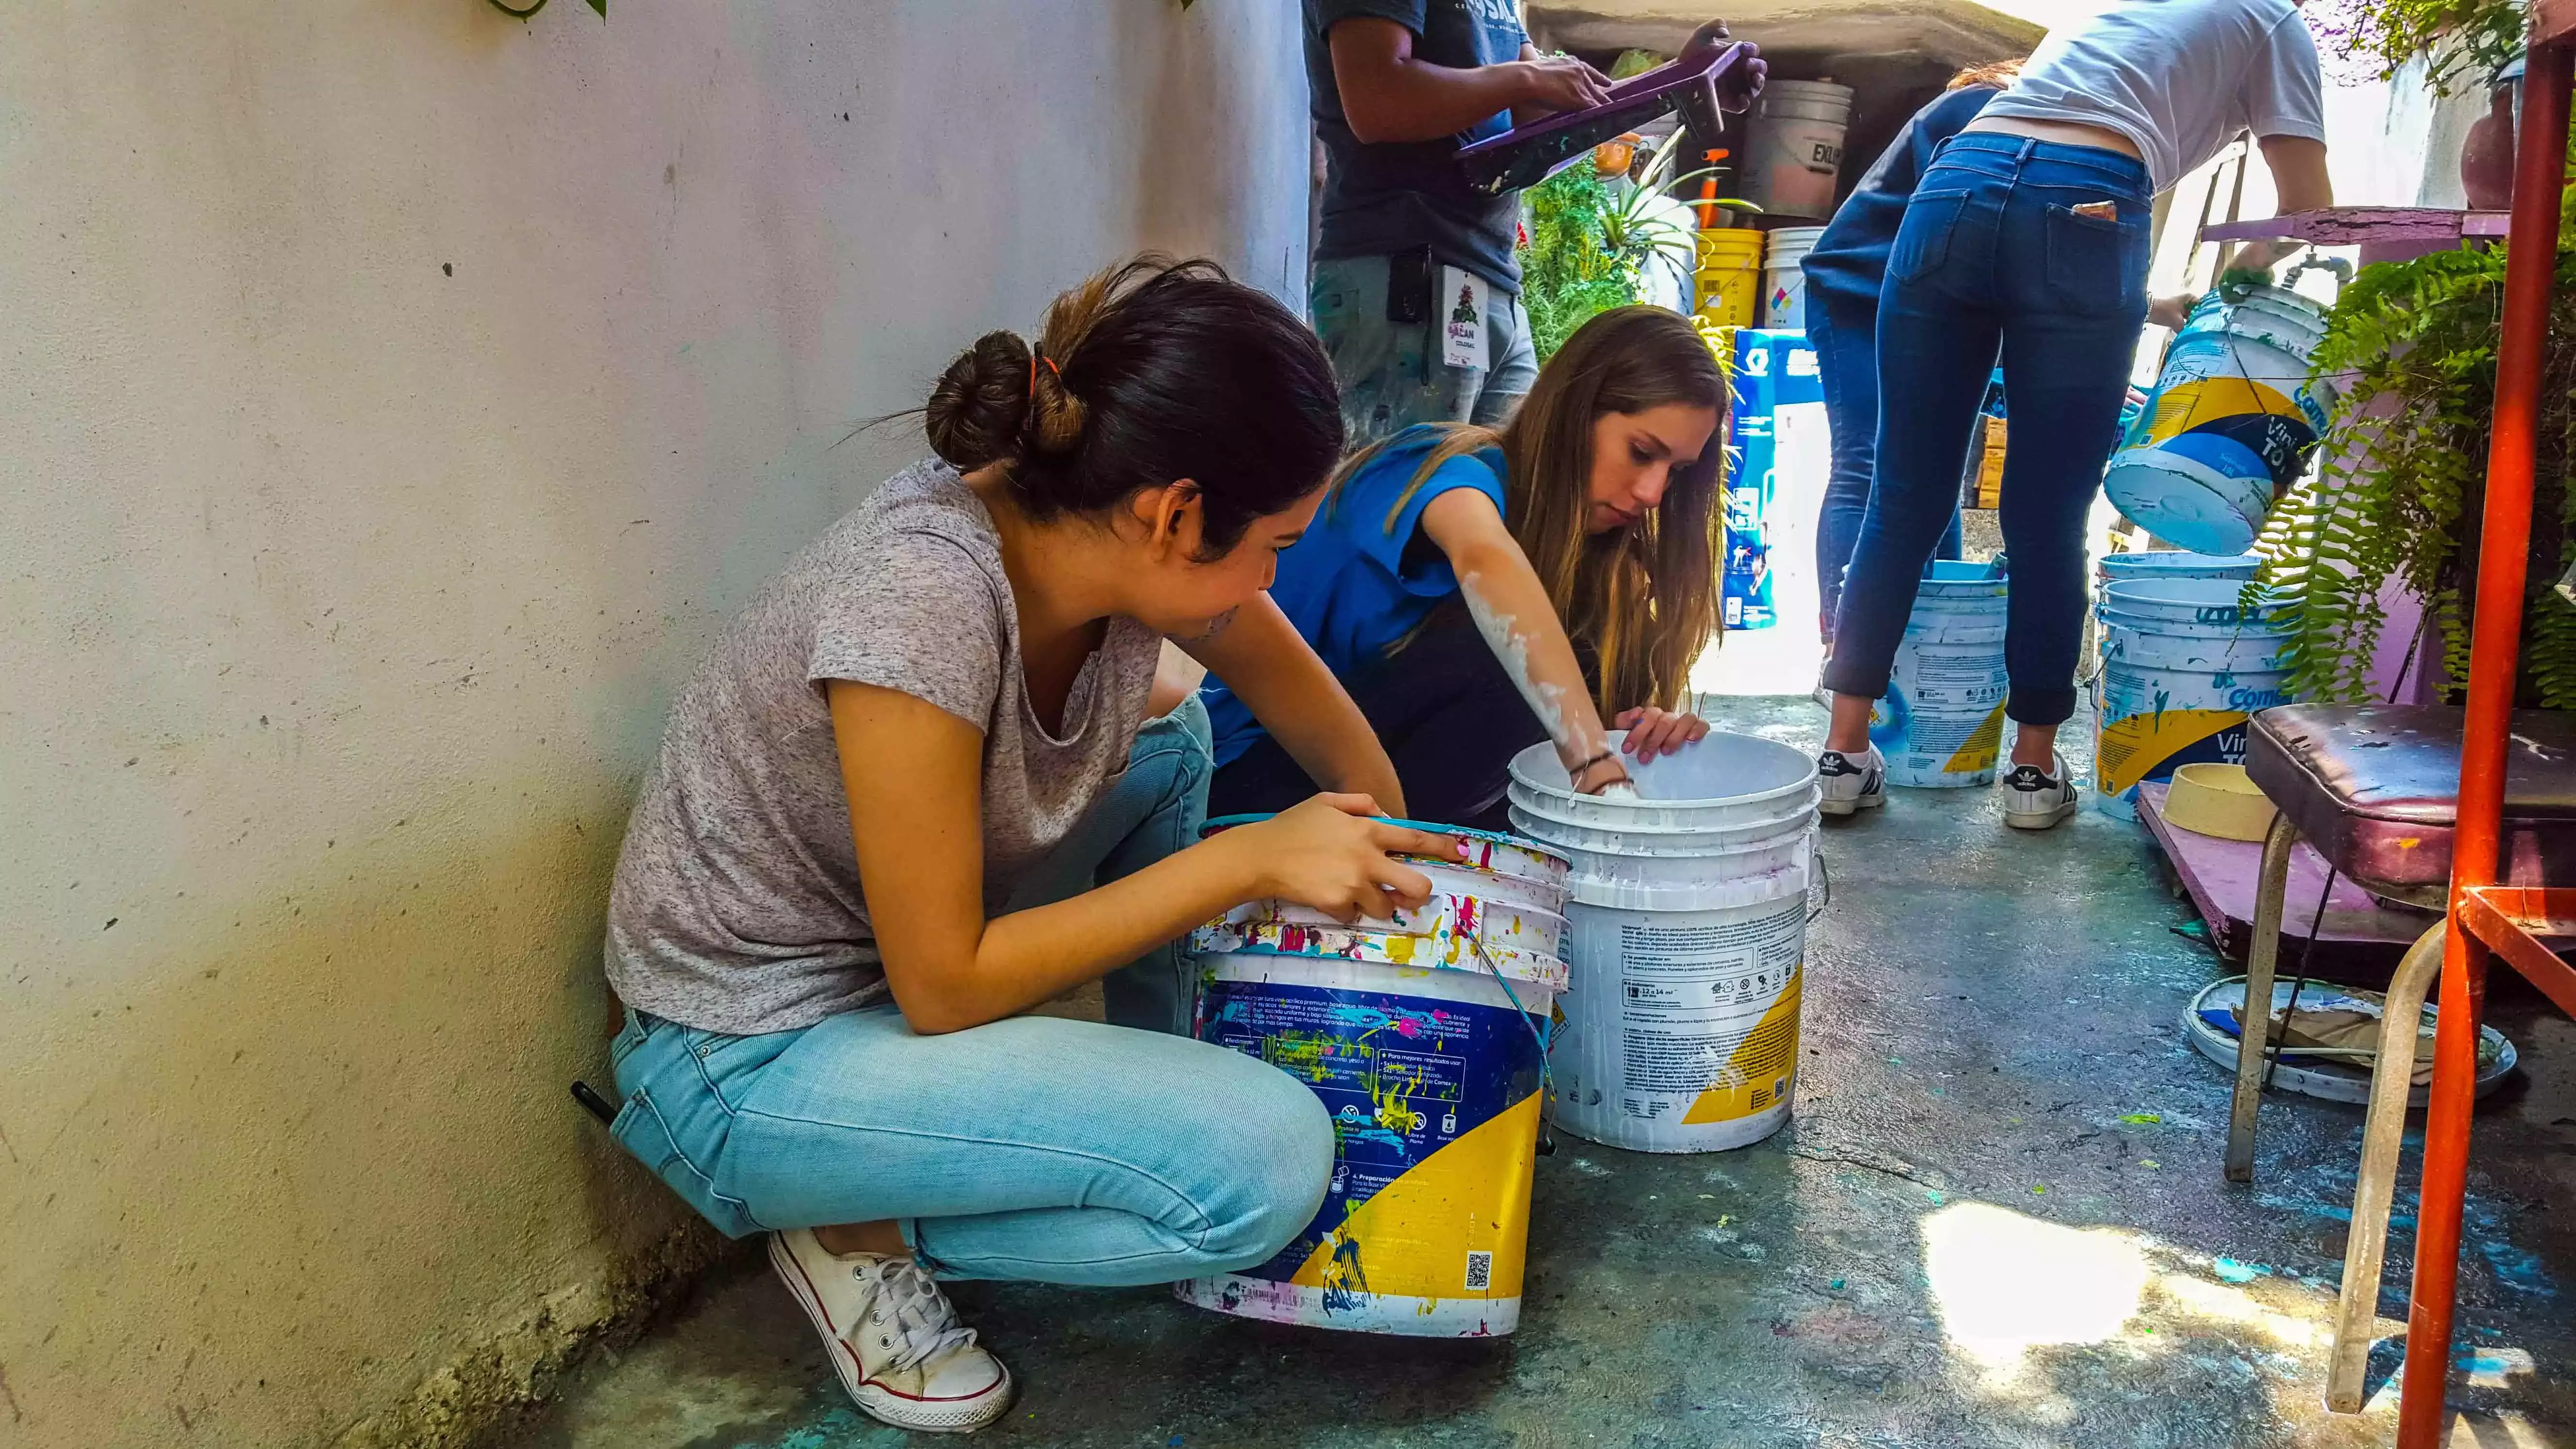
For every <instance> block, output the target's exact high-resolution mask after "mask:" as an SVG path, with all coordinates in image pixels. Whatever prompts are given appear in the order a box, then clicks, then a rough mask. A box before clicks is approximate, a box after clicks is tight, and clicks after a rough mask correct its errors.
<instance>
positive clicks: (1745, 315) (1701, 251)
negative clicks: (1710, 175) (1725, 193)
mask: <svg viewBox="0 0 2576 1449" xmlns="http://www.w3.org/2000/svg"><path fill="white" fill-rule="evenodd" d="M1762 246H1763V237H1762V233H1761V232H1759V231H1756V230H1754V229H1753V228H1752V227H1749V226H1718V227H1707V228H1704V229H1702V230H1701V232H1700V234H1699V245H1698V270H1697V271H1695V272H1694V273H1693V274H1692V280H1691V286H1692V291H1693V293H1694V294H1695V295H1696V296H1697V297H1698V298H1699V312H1698V316H1699V319H1700V320H1701V321H1703V322H1705V323H1707V324H1709V325H1710V326H1713V327H1750V326H1752V325H1753V319H1754V317H1755V316H1756V315H1757V313H1758V311H1759V309H1760V305H1761V301H1762Z"/></svg>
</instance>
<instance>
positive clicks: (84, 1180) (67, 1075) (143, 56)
mask: <svg viewBox="0 0 2576 1449" xmlns="http://www.w3.org/2000/svg"><path fill="white" fill-rule="evenodd" d="M1295 32H1296V6H1295V4H1294V3H1292V0H1216V3H1202V4H1199V5H1198V6H1196V7H1195V8H1194V9H1191V10H1189V11H1186V12H1184V11H1183V10H1181V9H1180V8H1179V6H1178V5H1177V4H1176V3H1175V0H1051V3H1047V4H1043V5H1041V4H1030V3H1024V0H909V3H900V0H868V3H865V4H854V3H846V0H732V3H717V0H691V3H686V4H659V5H656V4H643V3H632V0H617V3H616V4H615V6H614V15H613V18H612V19H611V20H610V21H609V22H608V23H606V24H602V23H601V22H600V21H599V20H598V18H597V17H595V16H594V15H592V14H591V12H590V11H589V10H588V9H587V8H586V7H584V6H583V5H581V4H580V3H579V0H557V3H556V4H555V5H554V6H553V7H552V8H551V9H550V10H549V11H547V12H546V13H545V14H543V15H541V16H539V17H538V18H537V19H536V20H535V21H534V22H533V23H531V24H525V25H523V24H521V23H519V22H516V21H512V20H509V19H507V18H505V17H503V16H501V15H499V14H497V13H495V12H494V11H492V10H491V9H489V8H488V7H487V6H485V5H483V4H481V3H479V0H374V3H366V4H357V3H342V4H327V5H286V4H250V3H234V4H212V5H208V4H197V5H174V4H168V3H154V0H86V3H78V4H75V3H70V0H21V3H18V4H14V5H12V6H10V7H8V13H7V15H6V16H5V17H0V196H5V197H6V198H7V199H6V202H5V203H0V1243H5V1244H6V1247H5V1249H0V1445H29V1446H34V1445H48V1446H51V1445H74V1444H78V1445H158V1444H178V1443H182V1442H185V1443H188V1444H192V1445H252V1444H257V1445H303V1444H319V1443H323V1442H328V1441H334V1436H335V1435H341V1434H343V1433H344V1432H347V1431H350V1430H351V1429H352V1426H360V1427H359V1428H358V1430H357V1432H356V1433H355V1434H354V1436H353V1437H352V1438H351V1440H349V1441H348V1442H368V1440H369V1436H370V1435H374V1436H376V1437H377V1438H379V1439H381V1438H383V1437H384V1436H386V1435H388V1434H393V1435H397V1436H400V1435H408V1434H412V1433H421V1434H428V1433H431V1432H433V1430H434V1428H435V1426H434V1425H433V1426H431V1427H428V1428H424V1427H421V1426H422V1425H423V1424H424V1423H426V1422H427V1421H424V1420H419V1419H416V1418H414V1419H399V1420H387V1419H385V1418H383V1417H382V1416H383V1414H384V1413H385V1412H386V1411H387V1409H388V1408H389V1406H396V1405H400V1404H402V1403H404V1402H405V1401H406V1400H409V1399H412V1398H413V1397H414V1396H415V1395H416V1394H417V1393H419V1392H420V1386H421V1385H422V1383H423V1381H424V1379H425V1378H430V1377H431V1376H434V1375H436V1374H437V1373H439V1372H440V1371H441V1370H442V1369H447V1368H450V1367H452V1366H455V1365H457V1364H459V1363H463V1364H465V1365H466V1369H467V1372H466V1373H465V1375H464V1377H463V1378H462V1379H459V1380H456V1381H454V1382H451V1383H449V1384H448V1385H447V1386H446V1387H445V1388H443V1389H442V1388H440V1387H438V1386H437V1385H436V1384H433V1385H432V1388H431V1390H430V1399H431V1400H438V1399H440V1398H441V1396H442V1395H443V1396H444V1398H445V1399H446V1400H451V1401H464V1403H465V1407H467V1408H469V1409H470V1408H471V1401H472V1400H474V1399H475V1398H476V1397H477V1396H478V1395H480V1396H486V1397H488V1396H489V1395H490V1394H491V1393H495V1392H506V1391H507V1389H508V1387H509V1381H510V1378H511V1375H513V1374H517V1373H520V1372H522V1371H523V1370H524V1368H525V1366H526V1364H527V1363H528V1362H531V1361H533V1360H534V1359H536V1358H540V1357H542V1356H543V1355H544V1353H546V1352H548V1351H550V1348H549V1345H558V1344H560V1343H561V1342H562V1341H564V1340H565V1339H566V1338H567V1337H568V1336H569V1335H572V1334H575V1333H577V1332H578V1331H580V1329H581V1328H583V1327H585V1326H586V1325H588V1324H589V1323H591V1322H594V1321H596V1320H597V1319H598V1318H599V1317H600V1316H601V1315H602V1314H604V1313H606V1312H608V1311H609V1310H610V1308H611V1307H612V1306H613V1302H614V1299H613V1292H612V1290H614V1289H615V1288H617V1287H618V1286H619V1285H621V1284H623V1283H625V1282H627V1281H629V1280H631V1279H633V1278H634V1277H636V1276H638V1275H639V1274H646V1273H649V1272H650V1271H651V1261H652V1260H651V1259H650V1257H649V1256H647V1255H648V1253H649V1250H650V1245H652V1244H654V1243H656V1242H658V1241H659V1240H661V1239H662V1238H663V1237H664V1235H665V1234H666V1233H667V1232H668V1231H669V1230H670V1229H671V1228H672V1227H673V1225H674V1224H676V1223H677V1222H678V1221H679V1214H678V1212H677V1211H676V1209H675V1205H674V1203H673V1202H672V1201H671V1200H670V1199H669V1198H668V1197H667V1195H666V1194H664V1193H663V1192H662V1191H661V1190H660V1189H659V1187H658V1186H656V1185H654V1184H652V1183H650V1182H649V1181H648V1180H646V1179H645V1178H643V1177H642V1176H641V1174H640V1173H639V1172H637V1171H636V1170H634V1169H633V1167H632V1166H631V1164H628V1163H626V1162H625V1161H624V1160H623V1159H622V1158H619V1157H618V1156H616V1155H615V1154H614V1152H613V1150H612V1149H609V1148H608V1147H607V1146H606V1145H605V1139H604V1135H603V1134H602V1133H601V1132H600V1130H599V1129H598V1127H597V1126H596V1125H595V1124H593V1123H592V1122H590V1121H589V1120H587V1119H586V1118H584V1117H582V1116H581V1115H579V1114H578V1113H577V1112H576V1110H575V1109H574V1108H573V1107H572V1105H571V1104H570V1102H569V1101H568V1100H567V1099H566V1098H565V1096H564V1084H565V1082H566V1081H567V1079H569V1078H570V1077H572V1076H574V1075H575V1074H576V1073H587V1074H589V1075H591V1076H592V1078H593V1079H594V1080H599V1079H600V1055H601V1052H600V1047H601V1044H602V1043H603V1041H604V1037H605V1033H606V1032H607V1030H608V1029H609V1024H610V1022H609V1010H610V1008H609V1005H608V1002H607V999H606V996H605V993H604V991H603V989H602V987H601V984H600V981H599V976H598V969H597V964H596V963H597V950H598V929H599V914H600V905H601V898H602V894H603V891H604V887H605V882H606V877H607V873H608V868H609V865H610V863H611V860H612V858H613V855H614V852H615V849H616V845H617V840H618V835H619V832H620V830H621V828H622V823H623V819H624V814H625V810H626V807H627V804H628V802H629V799H630V798H631V792H632V789H633V786H634V784H635V781H636V778H637V776H638V774H639V772H640V771H641V769H642V768H643V766H644V765H645V763H646V762H647V760H648V758H649V755H650V752H651V750H652V748H653V745H654V742H655V739H656V735H657V733H658V730H659V727H660V722H661V717H662V713H663V708H664V705H665V702H666V701H667V700H668V698H669V696H670V693H671V691H672V690H673V688H674V687H675V685H676V683H677V682H678V680H679V679H680V677H681V675H682V673H683V672H684V671H685V669H686V668H687V667H688V665H689V664H690V663H691V661H692V659H693V657H694V656H695V655H696V653H697V651H698V649H699V647H700V645H701V644H702V642H703V641H704V639H705V638H706V637H707V635H708V633H709V630H710V628H711V627H712V625H713V624H714V623H715V622H716V621H717V620H718V619H719V618H720V617H721V615H722V614H723V612H724V611H725V610H726V609H727V607H728V606H729V605H731V604H732V603H733V602H734V601H736V600H738V599H739V598H740V597H742V595H743V594H744V593H745V592H746V591H747V590H748V589H749V588H751V587H752V586H754V585H755V584H757V582H758V581H759V580H760V579H761V578H762V576H763V575H764V574H765V573H766V572H767V571H768V570H770V569H771V568H772V567H773V566H774V565H775V564H776V563H777V562H778V561H779V560H780V559H781V558H782V557H784V555H785V554H786V553H787V552H788V551H789V550H790V549H792V548H793V547H794V546H795V545H796V544H797V543H799V542H800V541H801V540H803V539H804V538H805V537H807V536H808V535H810V534H812V533H813V532H814V531H815V530H817V529H818V528H820V527H821V526H822V525H823V524H824V523H825V522H826V521H828V520H829V519H830V518H832V517H833V516H835V515H836V514H837V513H839V512H840V511H841V510H843V509H845V508H846V507H848V506H849V505H850V504H851V503H852V502H853V501H855V500H856V499H857V498H858V497H859V496H860V494H861V493H862V492H864V490H865V489H866V488H867V487H868V486H869V485H870V484H871V483H872V482H873V481H874V480H875V479H877V478H878V477H881V476H882V475H883V474H884V473H885V472H886V471H887V469H888V467H889V466H890V464H891V463H892V462H894V461H895V460H896V459H898V458H899V457H901V456H903V455H905V454H906V453H908V452H910V451H913V450H914V448H915V447H916V446H917V444H916V443H912V442H908V441H907V440H905V439H904V438H902V437H900V436H896V437H889V438H882V439H880V438H865V439H860V440H858V441H854V442H851V443H849V444H848V445H847V446H841V447H837V448H836V447H835V446H834V445H835V444H837V443H839V442H840V441H841V440H842V438H843V437H844V435H845V434H846V433H847V432H848V425H849V423H850V421H851V420H853V419H857V418H861V417H865V416H868V415H871V414H875V413H879V412H884V411H887V410H890V409H894V408H900V407H907V406H911V405H914V404H916V403H917V402H918V401H919V400H920V397H921V395H922V392H923V390H924V387H925V385H926V383H927V381H928V380H929V378H930V377H931V376H933V375H934V374H935V373H936V371H937V370H938V369H939V367H941V366H942V365H944V363H945V362H946V360H947V359H948V357H949V356H950V355H951V353H952V352H953V351H954V350H955V349H957V348H958V347H959V346H961V345H962V344H964V343H965V342H966V341H967V340H968V339H970V338H971V337H972V336H974V335H975V334H976V333H977V332H978V331H981V330H983V329H985V328H989V327H994V326H1003V325H1009V326H1017V327H1020V328H1022V329H1023V330H1026V329H1028V328H1030V327H1032V326H1033V325H1034V324H1035V322H1036V320H1037V318H1038V315H1039V313H1040V311H1041V309H1042V308H1043V306H1044V303H1045V301H1046V300H1047V298H1048V297H1049V296H1050V295H1052V293H1053V292H1054V291H1055V290H1057V289H1058V288H1060V287H1062V286H1064V285H1066V284H1068V283H1070V282H1072V281H1073V280H1075V279H1077V278H1078V277H1079V276H1080V275H1081V274H1082V273H1084V272H1085V271H1087V270H1089V269H1091V268H1092V267H1094V266H1096V265H1098V264H1100V263H1102V262H1104V261H1107V260H1110V259H1112V258H1114V257H1116V256H1118V255H1120V254H1121V253H1124V252H1127V251H1129V250H1131V249H1134V248H1137V247H1139V246H1144V245H1154V246H1160V247H1163V248H1168V249H1173V250H1178V251H1182V252H1206V253H1210V254H1213V255H1215V256H1217V257H1219V258H1220V259H1222V260H1224V261H1225V262H1227V263H1228V264H1229V265H1231V266H1233V267H1234V268H1236V269H1237V272H1238V274H1239V275H1242V276H1244V277H1246V278H1248V279H1250V280H1253V281H1256V282H1258V283H1260V284H1262V285H1264V286H1268V287H1271V288H1273V289H1277V290H1281V291H1283V292H1290V293H1293V292H1295V291H1298V290H1301V287H1300V286H1298V285H1296V284H1295V282H1294V281H1293V280H1292V279H1300V278H1302V275H1303V270H1304V265H1305V256H1304V253H1305V246H1306V186H1307V175H1306V173H1307V164H1308V149H1307V145H1308V143H1307V132H1306V126H1305V123H1304V118H1303V117H1304V105H1305V86H1304V80H1303V77H1302V73H1301V72H1300V70H1299V69H1298V61H1297V49H1296V44H1295ZM451 270H452V275H451ZM496 1375H497V1380H496V1382H497V1383H498V1385H499V1387H498V1388H494V1387H493V1386H492V1384H490V1383H486V1382H484V1380H486V1379H493V1378H494V1376H496ZM478 1376H479V1377H478ZM424 1402H426V1401H424ZM452 1406H453V1405H450V1407H452ZM433 1407H436V1405H433ZM370 1424H372V1425H374V1426H375V1427H373V1428H369V1427H365V1426H367V1425H370ZM387 1424H396V1425H398V1428H397V1429H393V1430H389V1429H386V1428H385V1427H384V1426H385V1425H387ZM399 1426H408V1427H399Z"/></svg>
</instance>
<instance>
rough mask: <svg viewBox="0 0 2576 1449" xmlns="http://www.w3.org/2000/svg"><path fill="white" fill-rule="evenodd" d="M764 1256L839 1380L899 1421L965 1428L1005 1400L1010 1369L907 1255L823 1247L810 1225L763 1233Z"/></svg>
mask: <svg viewBox="0 0 2576 1449" xmlns="http://www.w3.org/2000/svg"><path fill="white" fill-rule="evenodd" d="M769 1265H770V1266H771V1267H772V1268H775V1269H776V1270H777V1271H778V1276H779V1279H780V1281H782V1282H784V1283H786V1285H787V1291H788V1292H790V1293H793V1294H795V1295H796V1301H797V1302H799V1303H802V1304H804V1305H805V1316H806V1317H808V1318H811V1319H813V1320H814V1327H815V1328H816V1329H818V1330H820V1331H821V1332H822V1335H823V1342H824V1344H825V1345H826V1347H827V1348H828V1349H829V1350H830V1352H831V1357H832V1368H833V1370H834V1371H835V1372H837V1373H839V1374H840V1376H841V1386H842V1387H843V1388H846V1389H848V1390H849V1391H850V1397H851V1398H853V1399H855V1400H857V1401H858V1405H859V1407H860V1408H861V1409H864V1410H866V1411H867V1412H868V1413H869V1414H870V1415H871V1416H873V1417H875V1418H878V1419H882V1420H884V1421H885V1422H886V1423H889V1424H892V1425H894V1426H895V1427H896V1428H898V1429H923V1430H927V1431H929V1432H931V1433H934V1434H969V1433H973V1432H974V1431H975V1430H977V1429H981V1428H983V1427H984V1426H985V1425H987V1424H990V1423H992V1422H993V1421H994V1420H995V1419H998V1418H1000V1417H1002V1414H1003V1412H1004V1411H1005V1410H1007V1409H1009V1408H1010V1406H1011V1371H1010V1370H1009V1369H1006V1368H1004V1367H1002V1361H1001V1360H1000V1359H997V1358H995V1357H993V1356H992V1355H991V1354H989V1353H987V1352H985V1351H984V1350H983V1349H982V1348H980V1347H978V1346H977V1345H976V1342H975V1330H973V1329H971V1328H967V1327H965V1326H964V1325H962V1324H960V1323H959V1322H958V1321H957V1310H956V1309H954V1308H952V1307H950V1306H949V1304H948V1295H947V1294H945V1293H942V1292H940V1291H939V1285H938V1284H937V1283H934V1282H932V1281H931V1278H930V1274H929V1273H927V1272H925V1271H923V1269H922V1267H921V1265H920V1264H918V1263H915V1262H914V1261H913V1260H912V1259H910V1258H906V1257H880V1256H878V1255H877V1254H875V1253H851V1254H848V1255H846V1256H843V1255H836V1254H833V1253H830V1252H826V1251H825V1250H824V1248H823V1245H822V1244H821V1243H820V1242H817V1241H816V1240H815V1238H814V1234H813V1232H812V1231H811V1230H810V1229H806V1228H796V1229H792V1230H790V1231H788V1232H783V1233H772V1234H770V1235H769Z"/></svg>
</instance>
